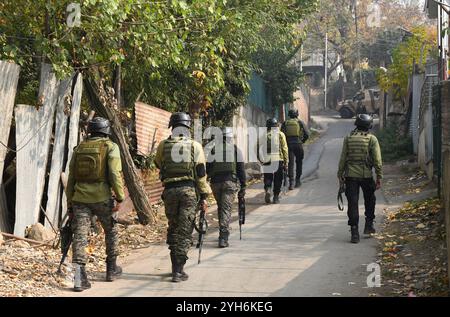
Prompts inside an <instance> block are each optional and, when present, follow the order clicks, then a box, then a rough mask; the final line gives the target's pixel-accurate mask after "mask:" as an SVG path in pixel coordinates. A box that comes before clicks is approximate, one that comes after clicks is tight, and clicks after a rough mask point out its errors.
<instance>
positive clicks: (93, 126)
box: [87, 117, 111, 135]
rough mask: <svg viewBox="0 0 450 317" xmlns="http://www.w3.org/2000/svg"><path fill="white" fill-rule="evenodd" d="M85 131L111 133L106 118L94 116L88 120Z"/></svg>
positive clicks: (109, 124)
mask: <svg viewBox="0 0 450 317" xmlns="http://www.w3.org/2000/svg"><path fill="white" fill-rule="evenodd" d="M87 132H88V133H90V134H92V133H102V134H105V135H111V123H110V122H109V120H108V119H105V118H102V117H95V118H93V119H92V120H91V121H89V122H88V126H87Z"/></svg>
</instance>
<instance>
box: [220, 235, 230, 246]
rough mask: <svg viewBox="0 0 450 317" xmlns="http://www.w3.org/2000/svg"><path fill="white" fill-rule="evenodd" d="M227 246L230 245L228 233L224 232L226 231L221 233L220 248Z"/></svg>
mask: <svg viewBox="0 0 450 317" xmlns="http://www.w3.org/2000/svg"><path fill="white" fill-rule="evenodd" d="M227 247H229V244H228V235H227V234H224V233H221V234H220V235H219V248H227Z"/></svg>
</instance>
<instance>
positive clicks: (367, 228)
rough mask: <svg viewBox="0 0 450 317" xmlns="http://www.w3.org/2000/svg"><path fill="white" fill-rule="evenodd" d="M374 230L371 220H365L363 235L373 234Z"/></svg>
mask: <svg viewBox="0 0 450 317" xmlns="http://www.w3.org/2000/svg"><path fill="white" fill-rule="evenodd" d="M375 232H376V231H375V228H374V227H373V219H372V220H369V219H366V225H365V226H364V234H374V233H375Z"/></svg>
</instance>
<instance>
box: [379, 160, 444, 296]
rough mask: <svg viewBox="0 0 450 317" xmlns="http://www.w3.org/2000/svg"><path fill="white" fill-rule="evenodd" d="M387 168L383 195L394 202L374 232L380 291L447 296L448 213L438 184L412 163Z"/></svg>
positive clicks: (388, 294)
mask: <svg viewBox="0 0 450 317" xmlns="http://www.w3.org/2000/svg"><path fill="white" fill-rule="evenodd" d="M385 171H386V178H385V180H384V184H385V188H384V194H385V196H386V199H388V200H389V201H390V202H391V203H393V204H394V205H393V207H392V208H388V209H386V210H385V211H384V212H385V222H384V224H383V226H382V229H381V232H380V233H379V234H377V235H376V236H375V237H376V238H377V239H378V240H379V253H378V256H379V263H380V264H381V277H382V287H381V288H380V289H379V290H378V291H377V294H378V295H381V296H413V297H414V296H449V295H450V291H449V289H448V278H447V253H446V252H447V251H446V250H447V249H446V243H445V225H444V212H443V209H442V206H441V205H440V200H439V199H438V198H436V197H435V194H436V191H435V186H434V184H433V183H432V182H430V181H429V180H428V179H427V178H426V176H425V175H424V174H423V173H421V172H420V171H418V170H417V168H416V167H415V165H414V164H408V163H404V164H402V165H390V166H387V167H386V169H385ZM405 201H406V202H405ZM400 202H405V203H403V204H400ZM396 203H397V205H395V204H396Z"/></svg>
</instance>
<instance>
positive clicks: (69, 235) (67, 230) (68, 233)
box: [57, 219, 73, 273]
mask: <svg viewBox="0 0 450 317" xmlns="http://www.w3.org/2000/svg"><path fill="white" fill-rule="evenodd" d="M59 232H60V239H61V252H62V257H61V261H60V262H59V267H58V271H57V273H62V271H61V267H62V265H63V263H64V261H65V260H66V257H67V253H69V249H70V245H71V244H72V241H73V231H72V227H71V219H69V220H67V222H66V225H65V226H64V227H62V228H61V229H60V230H59Z"/></svg>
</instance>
